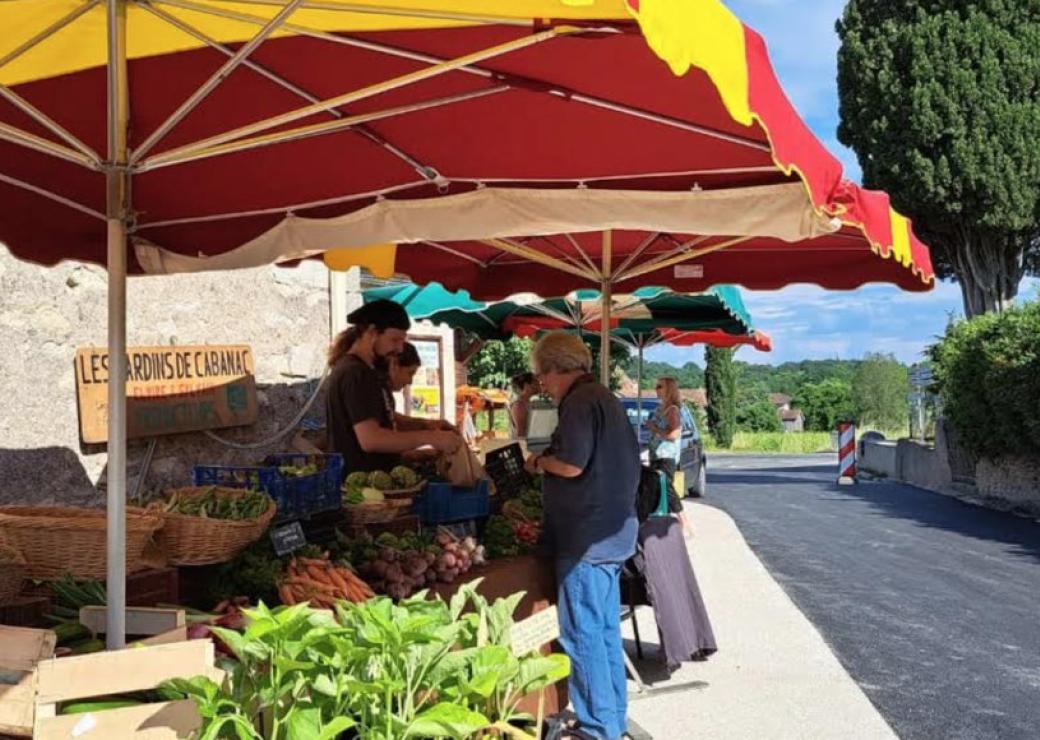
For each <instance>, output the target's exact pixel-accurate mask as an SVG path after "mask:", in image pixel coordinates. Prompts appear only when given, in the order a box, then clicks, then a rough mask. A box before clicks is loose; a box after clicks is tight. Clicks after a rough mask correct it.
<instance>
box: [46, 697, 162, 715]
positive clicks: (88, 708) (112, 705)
mask: <svg viewBox="0 0 1040 740" xmlns="http://www.w3.org/2000/svg"><path fill="white" fill-rule="evenodd" d="M142 703H143V702H140V701H137V700H136V699H113V700H111V701H77V702H74V703H72V704H66V705H65V706H64V707H62V710H61V713H62V714H86V713H87V712H104V711H106V710H108V709H124V708H126V707H139V706H141V704H142Z"/></svg>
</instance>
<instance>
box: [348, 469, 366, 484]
mask: <svg viewBox="0 0 1040 740" xmlns="http://www.w3.org/2000/svg"><path fill="white" fill-rule="evenodd" d="M368 477H369V476H368V473H364V472H362V471H360V470H359V471H357V472H355V473H351V474H350V475H348V476H347V482H346V485H347V488H364V487H365V486H367V485H368Z"/></svg>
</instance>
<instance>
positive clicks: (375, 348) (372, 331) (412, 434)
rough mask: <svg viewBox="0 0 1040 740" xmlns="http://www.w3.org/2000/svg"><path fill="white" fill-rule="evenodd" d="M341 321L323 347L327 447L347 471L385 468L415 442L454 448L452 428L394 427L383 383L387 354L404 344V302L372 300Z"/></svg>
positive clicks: (414, 446) (448, 449) (415, 445)
mask: <svg viewBox="0 0 1040 740" xmlns="http://www.w3.org/2000/svg"><path fill="white" fill-rule="evenodd" d="M347 323H348V324H350V327H349V328H348V329H347V330H346V331H344V332H342V333H341V334H340V335H339V336H338V337H336V341H335V342H333V344H332V348H331V349H330V350H329V367H330V369H331V373H330V375H329V391H328V400H327V412H328V430H329V451H330V452H338V453H340V454H342V455H343V459H344V462H345V464H346V469H347V470H349V471H351V472H355V471H359V470H360V471H366V472H367V471H372V470H390V469H391V468H393V467H394V466H395V465H397V464H398V463H399V462H400V461H401V453H404V452H409V451H411V450H415V449H417V448H420V447H426V446H430V447H433V448H434V449H435V450H437V451H439V452H454V451H455V450H456V449H457V448H458V446H459V445H460V444H462V439H461V438H460V437H459V435H458V434H457V433H455V432H453V431H441V430H433V429H423V430H413V431H403V430H402V431H398V430H397V429H396V426H395V424H394V408H393V404H392V401H388V400H387V398H388V394H385V393H384V392H383V388H384V385H385V383H386V379H385V372H386V368H387V360H388V358H389V356H390V355H394V354H397V353H399V352H401V350H402V349H404V345H405V338H406V337H407V333H408V328H409V326H411V322H410V321H409V320H408V314H407V313H406V312H405V310H404V308H402V307H401V306H400V305H399V304H397V303H394V302H393V301H385V300H380V301H373V302H372V303H366V304H365V305H364V306H362V307H361V308H359V309H357V310H356V311H354V312H353V313H351V314H350V315H349V316H347Z"/></svg>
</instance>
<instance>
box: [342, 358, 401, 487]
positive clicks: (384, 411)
mask: <svg viewBox="0 0 1040 740" xmlns="http://www.w3.org/2000/svg"><path fill="white" fill-rule="evenodd" d="M384 390H385V382H384V379H383V377H382V376H381V375H380V374H379V373H378V372H376V371H375V370H374V369H373V368H371V367H369V366H368V365H367V364H366V363H365V361H364V360H362V359H361V358H360V357H358V356H357V355H347V356H346V357H344V358H342V359H341V360H340V361H339V362H337V363H336V366H335V367H333V368H332V374H331V375H330V376H329V393H328V400H327V402H326V405H327V409H326V411H327V418H328V422H327V423H328V430H329V449H331V450H332V451H333V452H338V453H340V454H341V455H343V460H344V463H345V465H346V469H347V470H348V471H349V472H354V471H358V470H361V471H365V472H368V471H371V470H390V469H391V468H392V467H394V466H395V465H397V463H398V462H399V461H400V456H398V455H395V454H393V453H389V452H365V451H364V450H363V449H362V448H361V444H360V443H359V442H358V438H357V434H356V433H355V432H354V425H355V424H359V423H361V422H363V421H366V420H367V419H375V420H376V423H378V424H379V426H381V427H383V428H384V429H393V428H394V407H393V401H392V397H390V400H389V401H388V397H389V394H387V393H384Z"/></svg>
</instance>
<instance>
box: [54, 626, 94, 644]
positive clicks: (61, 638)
mask: <svg viewBox="0 0 1040 740" xmlns="http://www.w3.org/2000/svg"><path fill="white" fill-rule="evenodd" d="M54 634H55V635H56V636H57V638H58V644H59V645H64V644H65V643H68V642H73V641H76V640H81V639H83V638H88V637H90V630H88V629H87V628H86V627H84V626H83V625H82V624H80V623H79V622H63V623H62V624H59V625H56V626H55V627H54Z"/></svg>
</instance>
